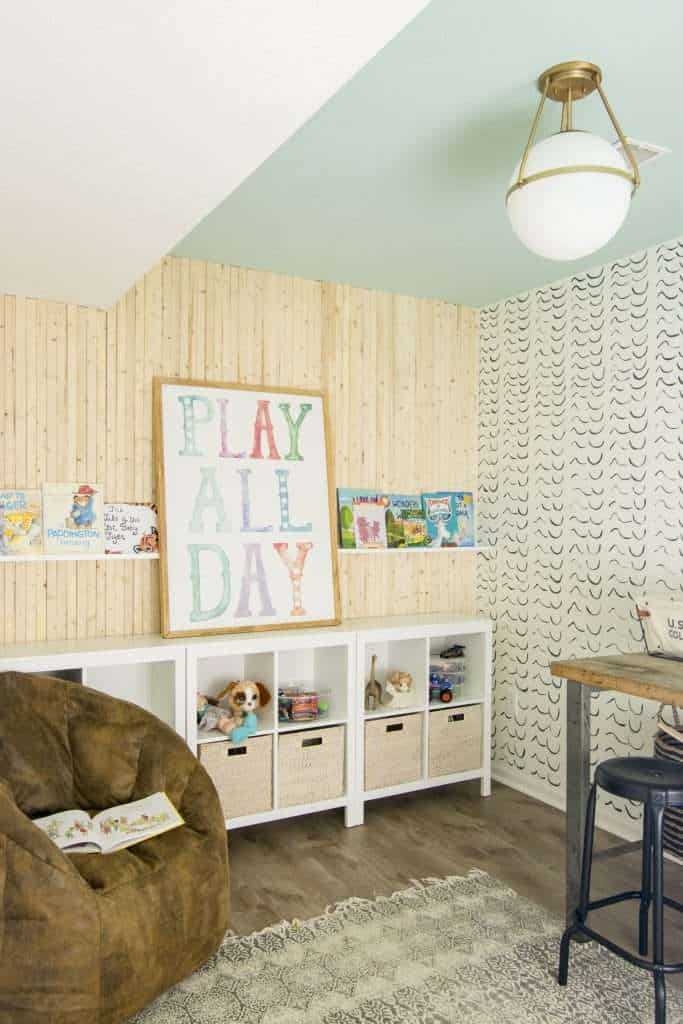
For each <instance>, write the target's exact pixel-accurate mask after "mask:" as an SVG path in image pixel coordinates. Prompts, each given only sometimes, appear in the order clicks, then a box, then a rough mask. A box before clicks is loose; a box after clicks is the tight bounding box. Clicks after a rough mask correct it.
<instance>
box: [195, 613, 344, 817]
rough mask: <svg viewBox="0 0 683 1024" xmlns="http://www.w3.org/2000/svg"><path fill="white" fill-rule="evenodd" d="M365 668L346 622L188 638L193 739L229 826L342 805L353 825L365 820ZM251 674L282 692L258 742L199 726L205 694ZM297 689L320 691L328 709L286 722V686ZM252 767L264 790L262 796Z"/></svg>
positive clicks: (263, 717)
mask: <svg viewBox="0 0 683 1024" xmlns="http://www.w3.org/2000/svg"><path fill="white" fill-rule="evenodd" d="M355 670H356V639H355V635H354V633H352V632H350V631H349V630H348V629H347V628H346V627H338V626H332V627H330V628H329V629H311V630H308V629H302V630H298V629H296V630H291V631H284V630H272V631H270V632H264V633H259V634H249V635H246V634H243V635H235V636H232V637H220V638H218V637H215V638H211V637H207V638H201V639H200V638H197V639H192V640H189V641H187V678H188V692H187V740H188V743H189V745H190V748H191V749H193V750H195V751H196V752H197V755H198V757H199V759H200V761H201V762H202V764H204V766H205V767H206V768H207V770H208V772H209V774H210V775H211V776H212V778H213V781H214V783H215V785H216V788H217V789H218V792H219V795H220V797H221V802H222V804H223V809H224V811H225V814H226V824H227V826H228V828H238V827H241V826H244V825H253V824H257V823H259V822H264V821H274V820H277V819H278V818H287V817H292V816H294V815H298V814H308V813H310V812H313V811H319V810H327V809H329V808H333V807H343V808H344V811H345V816H346V823H347V825H354V824H359V821H358V817H359V813H360V804H359V801H358V795H357V789H358V787H357V783H356V754H355V736H356V727H355V720H356V715H357V712H356V706H355V694H356V689H355V687H354V681H355ZM243 679H253V680H257V681H259V682H262V683H265V685H266V686H267V687H268V689H269V691H270V693H271V695H272V699H271V701H270V703H269V704H268V705H267V707H265V708H263V709H261V710H260V711H259V712H258V731H257V733H256V734H255V737H254V739H252V740H249V741H247V743H246V744H243V743H233V742H232V740H230V739H228V738H227V737H225V736H224V735H223V734H222V733H220V732H216V731H211V732H202V731H201V730H198V729H197V710H196V707H197V701H196V697H197V694H198V693H205V694H207V695H215V694H216V693H218V692H219V691H220V690H221V689H223V687H225V686H226V685H227V684H228V683H229V682H231V681H232V680H243ZM291 686H298V687H301V688H302V689H304V690H316V691H317V692H318V693H319V694H320V697H321V700H323V701H324V703H325V704H326V710H325V712H324V713H323V714H321V715H320V716H319V717H318V718H317V719H316V720H315V721H310V722H301V721H285V722H280V721H279V720H278V690H280V689H286V688H288V687H291ZM258 739H262V740H264V741H267V742H263V743H258V744H257V743H256V740H258ZM250 766H251V768H252V769H253V770H254V771H255V773H256V775H255V781H256V786H257V791H258V798H257V799H256V800H254V801H253V802H250V799H249V784H250V779H249V772H250ZM238 790H241V791H242V793H241V794H239V795H238V793H237V791H238Z"/></svg>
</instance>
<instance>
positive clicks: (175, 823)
mask: <svg viewBox="0 0 683 1024" xmlns="http://www.w3.org/2000/svg"><path fill="white" fill-rule="evenodd" d="M33 824H34V825H37V826H38V828H39V829H42V831H43V832H44V833H45V834H46V835H47V836H48V837H49V838H50V839H51V840H52V842H53V843H54V844H55V845H56V846H58V847H59V849H60V850H64V852H65V853H114V852H115V851H116V850H125V849H126V848H127V847H128V846H135V844H136V843H141V842H143V841H144V840H145V839H151V838H152V837H153V836H160V835H163V833H164V832H170V831H171V829H174V828H178V827H179V826H180V825H184V824H185V821H184V819H183V818H182V817H181V815H180V814H178V812H177V811H176V809H175V807H174V806H173V804H172V803H171V801H170V800H169V799H168V797H167V796H166V794H165V793H153V794H152V796H147V797H144V799H142V800H135V801H134V802H133V803H130V804H121V805H120V806H119V807H110V808H109V809H108V810H106V811H100V813H99V814H96V815H95V817H94V818H91V817H90V815H89V814H88V812H87V811H78V810H74V811H60V812H59V814H48V815H47V816H46V817H45V818H36V819H35V820H34V822H33Z"/></svg>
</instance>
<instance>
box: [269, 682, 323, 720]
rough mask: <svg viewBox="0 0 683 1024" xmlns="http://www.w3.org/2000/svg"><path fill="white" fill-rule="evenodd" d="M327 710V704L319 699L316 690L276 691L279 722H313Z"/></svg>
mask: <svg viewBox="0 0 683 1024" xmlns="http://www.w3.org/2000/svg"><path fill="white" fill-rule="evenodd" d="M329 709H330V705H329V702H328V701H327V700H324V699H321V696H320V694H319V693H318V691H317V690H305V689H304V688H303V687H301V686H288V687H286V688H285V689H282V690H278V695H277V717H278V719H279V721H280V722H315V721H317V720H318V719H319V718H322V717H324V716H325V715H326V714H327V712H328V711H329Z"/></svg>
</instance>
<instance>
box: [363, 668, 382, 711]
mask: <svg viewBox="0 0 683 1024" xmlns="http://www.w3.org/2000/svg"><path fill="white" fill-rule="evenodd" d="M376 664H377V655H376V654H373V656H372V662H371V663H370V678H369V679H368V683H367V686H366V687H365V710H366V711H377V709H378V708H379V706H380V704H381V703H382V687H381V686H380V685H379V683H378V682H377V679H376V678H375V665H376Z"/></svg>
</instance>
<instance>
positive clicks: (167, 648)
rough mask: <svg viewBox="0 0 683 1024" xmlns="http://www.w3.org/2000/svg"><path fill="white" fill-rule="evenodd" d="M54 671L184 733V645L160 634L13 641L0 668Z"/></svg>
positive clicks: (0, 660)
mask: <svg viewBox="0 0 683 1024" xmlns="http://www.w3.org/2000/svg"><path fill="white" fill-rule="evenodd" d="M6 671H15V672H28V673H38V674H41V675H48V676H58V677H60V678H61V679H69V680H71V681H72V682H77V683H82V684H83V685H84V686H90V687H92V689H94V690H99V691H100V692H102V693H108V694H110V695H111V696H112V697H117V698H119V699H120V700H127V701H130V702H131V703H133V704H138V705H139V706H140V707H143V708H145V710H146V711H151V712H152V714H154V715H156V716H157V718H160V719H161V720H162V721H163V722H166V724H167V725H170V726H171V728H173V729H175V730H176V732H178V733H180V735H181V736H183V737H184V736H185V705H186V691H187V688H186V685H185V647H184V645H183V644H182V643H175V642H172V641H168V640H162V639H161V638H160V637H129V638H126V639H118V638H117V639H106V640H75V641H72V642H66V643H58V642H56V641H54V642H53V641H47V642H45V643H39V644H30V645H29V644H27V645H19V644H13V645H11V646H7V647H4V648H3V649H2V652H1V653H0V672H6Z"/></svg>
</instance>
